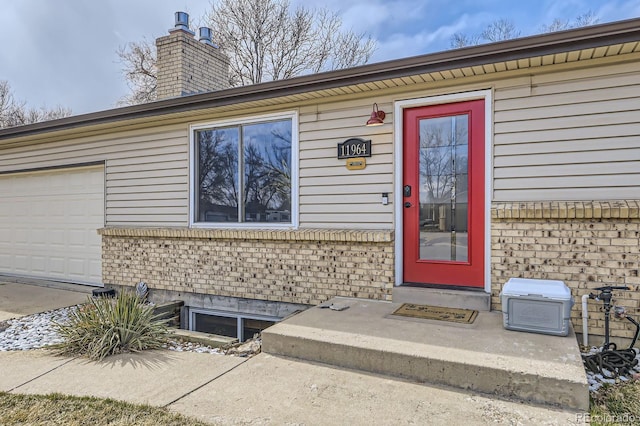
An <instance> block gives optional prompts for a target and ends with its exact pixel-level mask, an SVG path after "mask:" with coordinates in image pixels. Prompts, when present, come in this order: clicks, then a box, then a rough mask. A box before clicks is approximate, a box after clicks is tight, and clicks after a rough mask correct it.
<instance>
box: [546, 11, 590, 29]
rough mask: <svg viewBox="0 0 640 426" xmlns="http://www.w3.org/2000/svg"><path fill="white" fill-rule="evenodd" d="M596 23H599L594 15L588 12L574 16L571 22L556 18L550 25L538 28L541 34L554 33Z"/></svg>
mask: <svg viewBox="0 0 640 426" xmlns="http://www.w3.org/2000/svg"><path fill="white" fill-rule="evenodd" d="M598 22H600V19H598V17H597V16H596V15H595V13H593V12H592V11H590V10H589V11H587V12H585V13H583V14H581V15H578V16H576V18H575V19H574V20H573V22H571V21H569V20H562V19H558V18H556V19H554V20H553V22H551V24H549V25H543V26H542V27H541V28H540V31H541V32H543V33H552V32H555V31H563V30H569V29H571V28H580V27H586V26H589V25H595V24H597V23H598Z"/></svg>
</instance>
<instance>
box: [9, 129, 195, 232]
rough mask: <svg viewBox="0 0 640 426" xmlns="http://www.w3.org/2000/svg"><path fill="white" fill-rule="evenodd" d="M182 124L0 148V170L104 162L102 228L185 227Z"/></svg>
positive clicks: (184, 132)
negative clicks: (103, 212) (103, 221)
mask: <svg viewBox="0 0 640 426" xmlns="http://www.w3.org/2000/svg"><path fill="white" fill-rule="evenodd" d="M188 145H189V143H188V126H187V125H180V126H166V127H158V128H155V129H153V130H146V131H145V132H143V131H135V132H120V133H114V134H112V135H106V136H104V137H98V136H94V137H87V138H81V139H75V140H72V141H59V142H52V143H48V144H40V145H34V146H31V147H28V148H26V147H21V148H8V149H4V150H0V172H3V171H15V170H25V169H27V170H28V169H41V168H51V167H60V166H73V165H78V164H87V163H95V162H104V163H105V192H106V194H105V205H106V210H105V221H106V225H107V226H116V225H122V226H186V225H187V224H188V204H189V203H188V193H189V192H188V190H189V174H188V171H189V153H188Z"/></svg>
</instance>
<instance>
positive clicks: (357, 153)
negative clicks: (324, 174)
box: [338, 138, 371, 160]
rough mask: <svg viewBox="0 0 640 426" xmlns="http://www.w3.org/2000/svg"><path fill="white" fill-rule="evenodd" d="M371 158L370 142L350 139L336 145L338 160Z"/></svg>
mask: <svg viewBox="0 0 640 426" xmlns="http://www.w3.org/2000/svg"><path fill="white" fill-rule="evenodd" d="M361 157H371V140H364V139H361V138H351V139H347V140H346V141H344V142H342V143H339V144H338V160H343V159H347V158H361Z"/></svg>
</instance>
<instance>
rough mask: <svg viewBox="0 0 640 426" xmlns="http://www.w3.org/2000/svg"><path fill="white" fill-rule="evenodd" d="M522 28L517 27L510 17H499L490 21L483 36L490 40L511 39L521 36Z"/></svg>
mask: <svg viewBox="0 0 640 426" xmlns="http://www.w3.org/2000/svg"><path fill="white" fill-rule="evenodd" d="M520 34H521V33H520V30H517V29H516V26H515V24H514V23H513V21H512V20H510V19H498V20H497V21H494V22H492V23H490V24H489V25H488V26H487V28H485V30H484V31H482V34H481V35H482V38H483V39H485V40H487V41H489V42H496V41H502V40H511V39H513V38H518V37H520Z"/></svg>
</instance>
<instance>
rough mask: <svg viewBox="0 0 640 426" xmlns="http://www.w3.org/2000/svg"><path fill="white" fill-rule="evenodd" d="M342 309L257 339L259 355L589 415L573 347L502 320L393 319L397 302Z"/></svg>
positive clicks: (300, 318) (288, 323)
mask: <svg viewBox="0 0 640 426" xmlns="http://www.w3.org/2000/svg"><path fill="white" fill-rule="evenodd" d="M332 302H333V303H334V304H341V305H346V306H348V309H346V310H343V311H334V310H330V309H321V308H319V307H314V308H311V309H309V310H307V311H305V312H302V313H300V314H298V315H295V316H293V317H290V318H288V319H287V320H285V321H283V322H280V323H278V324H276V325H274V326H272V327H270V328H268V329H267V330H264V331H263V333H262V350H263V352H266V353H269V354H273V355H282V356H287V357H292V358H298V359H302V360H307V361H313V362H320V363H325V364H329V365H334V366H338V367H345V368H351V369H355V370H361V371H367V372H371V373H377V374H385V375H389V376H393V377H399V378H404V379H409V380H414V381H417V382H421V383H431V384H441V385H447V386H452V387H455V388H460V389H464V390H468V391H475V392H482V393H485V394H491V395H496V396H499V397H502V398H507V399H517V400H521V401H525V402H529V403H533V404H544V405H550V406H556V407H563V408H564V409H574V410H582V411H588V409H589V390H588V384H587V381H586V375H585V372H584V368H583V367H582V360H581V357H580V353H579V350H578V344H577V341H576V339H575V335H574V334H573V332H571V333H570V335H569V336H567V337H558V336H547V335H542V334H532V333H521V332H515V331H509V330H505V329H504V327H503V326H502V315H501V314H499V313H495V312H480V313H479V315H478V317H477V318H476V320H475V322H474V323H473V324H471V325H461V324H455V323H449V322H443V321H432V320H423V319H414V318H406V317H400V316H396V315H392V313H393V311H395V309H397V308H398V307H399V306H400V304H398V303H388V302H377V301H368V300H361V299H346V298H336V299H334V300H333V301H332Z"/></svg>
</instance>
